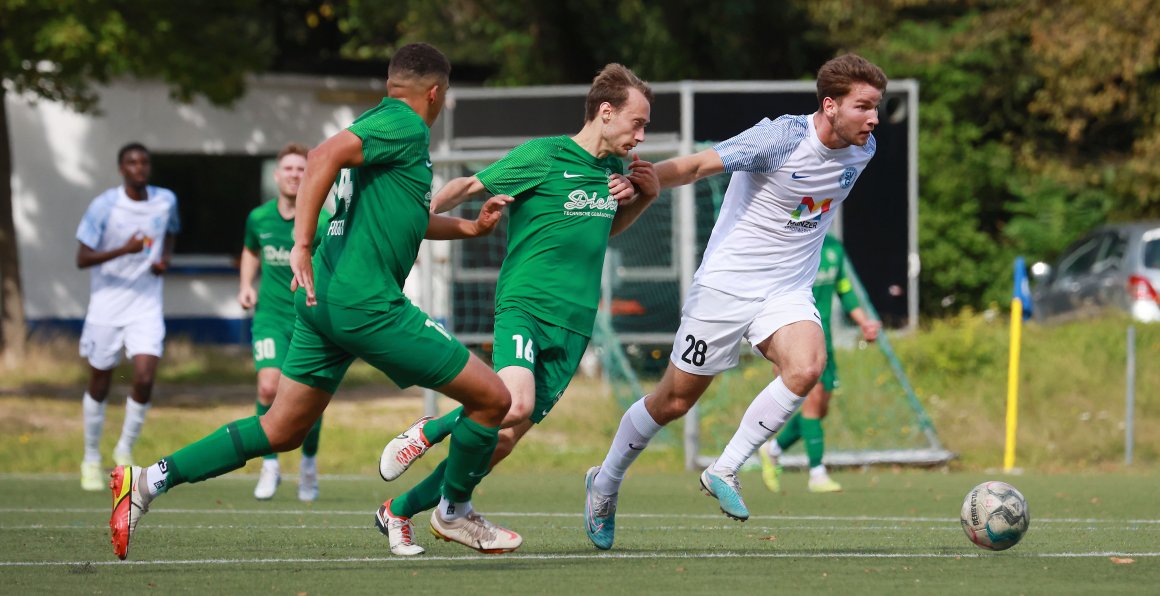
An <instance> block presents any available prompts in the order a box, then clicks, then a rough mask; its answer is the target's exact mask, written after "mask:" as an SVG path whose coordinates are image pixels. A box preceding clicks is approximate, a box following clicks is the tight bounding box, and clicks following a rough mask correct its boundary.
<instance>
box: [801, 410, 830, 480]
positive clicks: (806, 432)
mask: <svg viewBox="0 0 1160 596" xmlns="http://www.w3.org/2000/svg"><path fill="white" fill-rule="evenodd" d="M801 424H802V439H803V440H804V441H805V443H806V455H807V456H808V457H809V458H810V467H811V468H816V467H818V466H820V465H822V455H823V454H825V452H826V438H825V434H824V432H823V431H822V419H821V418H806V417H804V416H803V417H802V423H801Z"/></svg>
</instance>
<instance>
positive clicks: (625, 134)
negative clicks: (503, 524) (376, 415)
mask: <svg viewBox="0 0 1160 596" xmlns="http://www.w3.org/2000/svg"><path fill="white" fill-rule="evenodd" d="M651 102H652V90H651V89H650V88H649V86H648V85H647V84H646V83H644V82H643V81H641V80H640V79H639V78H638V77H637V76H636V75H635V74H633V73H632V71H630V70H629V69H627V68H625V67H624V66H621V65H619V64H609V65H608V66H605V67H604V68H603V69H602V70H601V71H600V73H599V74H598V75H597V76H596V78H595V79H594V80H593V83H592V87H591V89H590V90H589V92H588V96H587V99H586V102H585V103H586V105H585V118H584V120H585V124H584V127H583V129H581V131H580V132H579V133H577V134H576V135H574V136H571V137H568V136H558V137H548V138H542V139H535V140H532V141H528V142H527V143H524V144H523V145H520V146H519V147H516V148H515V149H513V150H512V151H511V152H510V153H508V154H507V155H506V156H505V157H503V158H502V159H500V160H499V161H497V162H495V163H494V164H492V165H490V166H488V167H487V168H486V169H484V170H483V171H481V172H479V173H478V174H476V175H475V176H471V177H466V178H457V179H455V180H452V181H450V182H448V183H447V184H446V185H445V186H444V187H443V188H442V189H440V190H439V192H438V193H437V194H436V196H435V198H434V200H433V201H432V207H433V209H434V210H435V211H443V210H447V209H451V208H453V207H455V206H456V205H458V204H459V203H461V202H463V201H464V200H466V199H467V198H468V197H470V196H472V195H474V194H476V193H479V192H482V191H485V190H486V191H487V192H489V193H491V194H494V195H509V196H512V197H515V201H514V202H513V203H512V204H511V206H510V207H509V211H510V213H509V218H510V219H509V225H508V250H507V257H506V258H505V259H504V263H503V267H502V268H501V269H500V274H499V281H498V282H497V285H496V298H495V343H494V346H495V348H494V351H493V353H492V355H493V364H494V368H495V370H496V371H498V373H499V376H500V378H501V379H503V381H504V384H505V385H507V388H508V390H509V391H511V394H512V408H511V410H510V411H509V412H508V415H507V417H506V418H504V422H503V427H504V428H503V430H502V431H500V442H499V447H497V448H496V451H495V454H494V455H493V456H492V459H491V466H492V467H494V466H495V465H496V464H498V463H499V462H500V461H502V460H503V459H504V458H505V457H506V456H507V455H508V454H509V453H511V451H512V449H513V448H514V447H515V445H516V443H517V442H518V441H519V440H520V438H521V437H523V436H524V434H526V433H527V432H528V431H529V430H530V429H531V428H532V426H533V425H534V424H538V423H540V422H541V421H542V420H543V419H544V417H545V416H547V415H548V412H549V411H551V409H552V407H553V406H554V405H555V404H556V401H557V400H559V399H560V397H561V395H563V393H564V390H565V389H566V388H567V386H568V383H569V382H570V381H571V380H572V376H573V375H574V374H575V373H576V369H577V367H578V366H579V364H580V358H581V357H582V356H583V355H584V351H585V349H586V348H587V346H588V341H589V337H590V336H591V335H592V327H593V324H594V322H595V318H596V308H597V304H598V303H599V302H600V277H601V272H602V269H603V265H604V253H605V251H606V250H607V248H608V239H609V237H610V236H613V235H616V234H617V233H619V232H621V231H623V230H624V229H626V228H627V227H628V226H630V225H631V224H632V223H633V222H634V221H635V220H636V219H637V217H639V216H640V214H641V213H642V212H643V211H644V209H646V208H647V207H648V205H649V204H650V203H651V202H652V201H653V200H654V199H655V198H656V196H657V193H658V191H659V184H658V183H657V181H656V175H655V173H654V172H653V170H652V164H649V163H647V162H643V161H640V160H639V159H635V156H634V159H633V161H632V163H631V164H630V166H629V170H630V173H629V175H628V176H627V180H628V181H630V182H632V183H633V184H634V185H636V187H637V188H638V189H639V191H640V192H639V195H638V196H636V198H635V200H634V199H633V192H632V191H633V188H632V186H630V185H627V184H624V186H621V184H622V183H623V180H624V178H623V167H624V166H623V163H622V162H621V158H623V157H627V156H628V155H629V153H630V152H631V151H632V149H633V148H634V147H636V145H637V144H639V143H640V142H642V141H643V140H644V136H645V126H646V125H647V124H648V122H649V117H650V112H651V109H650V104H651ZM617 174H620V175H621V176H616V175H617ZM621 189H623V190H625V191H627V192H626V193H625V194H623V195H621V194H620V192H619V191H620V190H621ZM621 196H623V198H625V199H626V201H625V202H624V203H620V202H618V201H617V198H618V197H621ZM461 414H462V411H461V410H454V411H452V412H450V413H448V414H446V415H444V416H442V417H441V418H437V419H431V418H427V417H424V418H421V419H419V421H417V422H416V423H415V424H414V425H412V426H411V427H410V428H408V429H407V430H406V431H404V432H403V433H402V434H401V435H399V437H397V438H396V439H395V440H393V441H391V442H390V443H389V444H388V445H387V447H386V448H385V449H384V450H383V456H382V458H381V459H380V460H379V472H380V474H381V475H382V476H383V479H384V480H394V479H395V478H397V477H398V476H399V475H400V474H402V473H403V472H404V471H405V470H406V469H407V467H409V466H410V464H411V463H412V462H414V461H415V460H416V459H418V458H419V457H420V456H422V455H423V453H425V452H426V451H427V449H428V448H429V447H430V446H431V445H433V444H435V443H438V442H440V441H442V440H443V439H444V438H445V437H446V436H447V435H448V432H449V431H450V429H451V428H452V426H453V425H454V424H455V421H456V419H457V418H458V417H459V416H460V415H461ZM446 463H447V462H446V461H445V462H444V463H443V464H440V465H439V466H438V467H437V468H436V469H435V471H434V472H433V473H432V474H431V476H429V477H427V478H426V479H425V480H423V481H421V482H419V484H418V485H416V486H415V487H414V488H412V489H411V490H410V491H408V492H406V493H404V494H403V495H401V496H399V497H396V498H394V499H392V500H389V501H387V502H386V503H384V504H383V506H382V507H381V508H380V509H379V512H378V514H377V516H376V525H378V526H379V528H380V529H383V530H384V532H385V528H386V527H388V526H389V524H390V523H391V522H392V521H393V520H399V519H408V518H410V517H411V516H413V515H415V514H417V513H419V512H421V511H424V510H426V509H430V508H431V507H434V506H435V505H436V503H437V502H438V507H437V508H436V510H435V515H444V514H446V512H447V510H446V507H447V506H448V503H447V502H446V501H439V479H440V476H441V473H442V470H443V467H444V465H445V464H446ZM469 505H470V504H469ZM397 546H398V545H396V544H395V543H394V542H393V541H392V544H391V552H394V553H395V554H411V551H406V550H403V549H400V548H397Z"/></svg>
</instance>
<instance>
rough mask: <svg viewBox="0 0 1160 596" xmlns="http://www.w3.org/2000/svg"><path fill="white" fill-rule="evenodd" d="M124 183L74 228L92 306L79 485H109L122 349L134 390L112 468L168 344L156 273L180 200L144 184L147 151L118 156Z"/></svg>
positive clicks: (144, 406) (135, 428) (123, 457)
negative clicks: (109, 428)
mask: <svg viewBox="0 0 1160 596" xmlns="http://www.w3.org/2000/svg"><path fill="white" fill-rule="evenodd" d="M117 166H118V168H119V169H120V172H121V177H122V178H123V179H124V184H122V185H121V186H117V187H114V188H110V189H109V190H106V191H105V192H103V193H101V194H100V196H98V197H97V198H95V199H93V202H92V203H91V204H90V205H89V208H88V210H86V211H85V215H84V218H82V219H81V223H80V225H79V226H78V227H77V240H78V241H79V246H78V247H77V267H79V268H81V269H89V270H90V274H91V279H92V281H91V284H90V288H91V289H90V296H89V309H88V312H87V313H86V315H85V325H84V330H83V331H82V332H81V341H80V352H81V356H83V357H85V358H87V359H88V361H89V366H90V368H91V372H90V374H89V384H88V390H87V391H85V396H84V402H83V404H84V405H83V410H84V426H85V455H84V459H83V461H82V463H81V488H83V489H85V490H102V489H104V488H105V486H106V481H105V480H104V476H105V474H104V471H103V470H102V468H101V452H100V443H101V431H102V429H103V427H104V424H105V398H106V397H108V395H109V386H110V384H111V383H112V379H113V369H114V368H115V367H116V366H117V364H118V363H120V361H121V350H122V348H123V349H124V350H125V352H126V353H127V354H128V355H129V358H130V359H132V360H133V391H132V394H131V395H129V397H128V398H127V399H126V401H125V422H124V425H123V426H122V428H121V438H120V440H119V441H117V446H116V447H115V448H114V449H113V460H114V461H115V462H116V463H117V465H127V464H130V463H131V462H132V458H133V455H132V452H133V444H134V443H136V441H137V437H138V436H139V435H140V434H141V426H142V425H143V424H144V423H145V412H146V411H148V409H149V401H150V397H151V395H152V392H153V377H154V374H155V373H156V371H157V362H158V361H159V360H160V358H161V352H162V343H163V341H164V340H165V322H164V320H163V319H162V312H161V290H162V286H161V276H162V274H163V273H165V271H166V269H167V268H168V267H169V259H170V257H171V255H172V254H173V241H174V237H175V234H177V232H178V230H179V228H180V224H179V220H178V215H177V197H175V196H174V195H173V192H172V191H170V190H169V189H165V188H158V187H156V186H149V184H148V182H149V174H150V172H151V165H150V160H149V150H148V149H146V148H145V146H144V145H141V144H140V143H130V144H128V145H125V146H124V147H122V148H121V150H120V151H118V152H117Z"/></svg>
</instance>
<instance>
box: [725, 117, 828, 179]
mask: <svg viewBox="0 0 1160 596" xmlns="http://www.w3.org/2000/svg"><path fill="white" fill-rule="evenodd" d="M805 118H808V116H782V117H780V118H778V119H777V120H770V119H769V118H762V119H761V122H758V123H757V124H755V125H753V126H752V127H751V128H749V129H747V130H745V131H743V132H741V134H739V135H737V136H735V137H733V138H731V139H726V140H724V141H721V142H720V143H717V144H716V145H714V146H713V150H714V151H716V152H717V155H720V156H721V163H722V164H723V165H724V166H725V171H726V172H763V173H771V172H775V171H777V169H778V168H780V167H781V166H782V164H784V163H785V161H786V160H787V159H789V156H790V154H791V153H793V150H794V149H795V148H797V146H798V144H799V143H801V142H802V140H803V139H805V138H806V134H807V133H808V132H809V125H808V124H807V123H806V120H805Z"/></svg>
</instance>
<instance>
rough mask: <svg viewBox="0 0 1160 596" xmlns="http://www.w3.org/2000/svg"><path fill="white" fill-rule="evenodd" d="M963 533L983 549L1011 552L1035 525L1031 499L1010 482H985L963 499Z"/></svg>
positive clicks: (961, 517) (961, 516)
mask: <svg viewBox="0 0 1160 596" xmlns="http://www.w3.org/2000/svg"><path fill="white" fill-rule="evenodd" d="M959 519H960V520H961V521H962V522H963V532H965V533H966V534H967V538H968V539H969V540H970V541H971V542H973V543H975V546H978V547H979V548H985V549H987V550H1007V549H1009V548H1011V547H1012V546H1015V545H1016V544H1018V543H1019V540H1020V539H1021V538H1023V534H1025V533H1026V532H1027V525H1028V524H1030V523H1031V514H1030V513H1029V512H1028V511H1027V499H1024V498H1023V494H1022V493H1020V492H1019V491H1018V490H1016V489H1015V487H1014V486H1011V485H1010V484H1007V483H1006V482H998V481H994V480H992V481H990V482H984V483H982V484H980V485H979V486H976V487H975V488H972V489H971V492H969V493H967V498H966V499H964V500H963V509H962V512H961V515H960V518H959Z"/></svg>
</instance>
